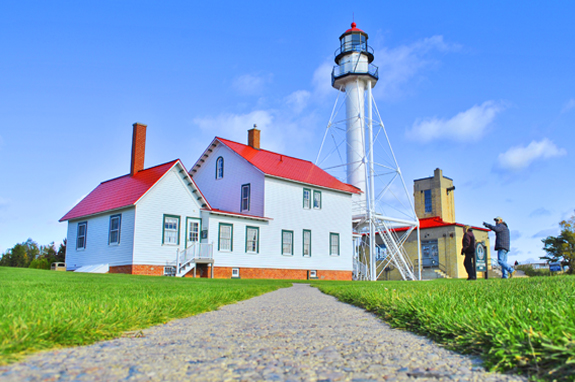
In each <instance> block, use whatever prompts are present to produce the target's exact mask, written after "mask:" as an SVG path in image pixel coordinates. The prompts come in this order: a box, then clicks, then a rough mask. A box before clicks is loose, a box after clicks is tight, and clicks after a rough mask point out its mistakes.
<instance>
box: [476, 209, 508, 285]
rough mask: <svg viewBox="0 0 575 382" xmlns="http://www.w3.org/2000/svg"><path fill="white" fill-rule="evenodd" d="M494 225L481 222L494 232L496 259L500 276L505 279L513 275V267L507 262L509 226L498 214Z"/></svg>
mask: <svg viewBox="0 0 575 382" xmlns="http://www.w3.org/2000/svg"><path fill="white" fill-rule="evenodd" d="M493 220H495V225H491V224H488V223H483V225H484V226H485V227H487V228H489V229H490V230H492V231H494V232H495V250H496V251H497V261H498V262H499V265H501V272H502V273H503V276H502V278H504V279H506V278H508V277H513V273H514V272H515V269H513V268H512V267H510V266H509V264H507V254H508V253H509V246H510V240H509V227H507V223H505V222H504V221H503V219H501V217H500V216H498V217H496V218H495V219H493Z"/></svg>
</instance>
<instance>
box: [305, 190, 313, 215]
mask: <svg viewBox="0 0 575 382" xmlns="http://www.w3.org/2000/svg"><path fill="white" fill-rule="evenodd" d="M311 195H312V192H311V189H309V188H304V189H303V209H304V210H310V209H311V198H312V196H311ZM306 196H307V197H306Z"/></svg>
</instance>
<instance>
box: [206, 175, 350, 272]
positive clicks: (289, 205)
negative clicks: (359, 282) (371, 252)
mask: <svg viewBox="0 0 575 382" xmlns="http://www.w3.org/2000/svg"><path fill="white" fill-rule="evenodd" d="M214 171H215V170H214ZM265 187H266V199H265V211H266V215H267V216H268V217H271V218H273V220H271V221H269V222H260V221H254V220H248V219H243V218H234V217H227V216H221V215H214V214H212V215H211V216H210V224H209V241H208V242H211V243H213V244H214V260H215V262H214V265H215V266H222V267H240V268H241V267H248V268H278V269H308V270H309V269H312V270H342V271H351V270H352V269H353V263H352V259H353V245H352V235H351V234H352V228H351V195H349V194H345V193H341V192H334V191H330V190H325V189H319V188H314V187H308V186H304V185H301V184H297V183H293V182H289V181H284V180H281V179H275V178H269V177H266V178H265ZM304 187H305V188H310V189H312V191H313V190H314V189H315V190H320V191H321V194H322V208H321V209H319V210H315V209H313V208H312V209H309V210H304V209H303V189H304ZM208 198H209V196H208ZM208 200H209V199H208ZM219 223H229V224H233V239H234V240H233V252H224V251H219V250H218V229H219ZM246 226H254V227H259V228H260V251H259V254H246V253H245V245H246V242H245V240H246ZM304 229H306V230H310V231H311V236H312V245H311V253H312V255H311V257H303V230H304ZM282 230H289V231H293V233H294V235H293V236H294V241H293V246H294V253H293V256H285V255H282V254H281V244H282V243H281V235H282ZM330 233H338V234H339V239H340V256H330V254H329V238H330Z"/></svg>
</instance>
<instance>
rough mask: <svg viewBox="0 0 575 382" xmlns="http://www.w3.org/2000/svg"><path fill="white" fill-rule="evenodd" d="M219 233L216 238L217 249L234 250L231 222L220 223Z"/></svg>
mask: <svg viewBox="0 0 575 382" xmlns="http://www.w3.org/2000/svg"><path fill="white" fill-rule="evenodd" d="M219 231H220V234H219V238H218V251H229V252H231V251H233V250H234V240H233V233H234V226H233V225H232V224H226V223H220V230H219Z"/></svg>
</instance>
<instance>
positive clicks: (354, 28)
mask: <svg viewBox="0 0 575 382" xmlns="http://www.w3.org/2000/svg"><path fill="white" fill-rule="evenodd" d="M356 26H357V24H356V23H355V22H353V23H351V29H348V30H346V31H345V33H349V32H361V33H365V32H364V31H362V30H361V29H359V28H356ZM345 33H344V34H345Z"/></svg>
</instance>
